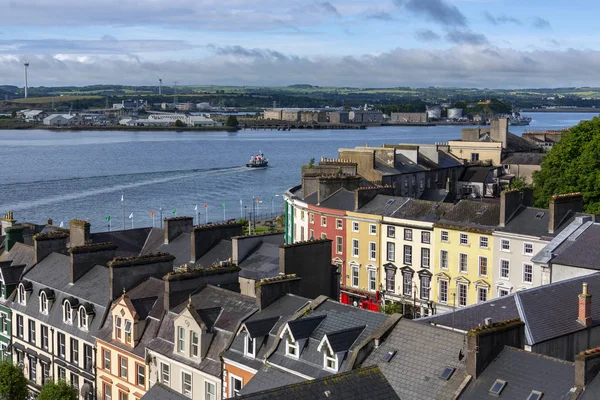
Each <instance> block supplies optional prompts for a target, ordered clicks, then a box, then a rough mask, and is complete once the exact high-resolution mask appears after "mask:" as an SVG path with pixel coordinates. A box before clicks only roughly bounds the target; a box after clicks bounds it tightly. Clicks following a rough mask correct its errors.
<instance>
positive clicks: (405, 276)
mask: <svg viewBox="0 0 600 400" xmlns="http://www.w3.org/2000/svg"><path fill="white" fill-rule="evenodd" d="M412 278H413V277H412V274H411V273H410V272H403V273H402V295H403V296H409V297H410V296H412V291H413V281H412Z"/></svg>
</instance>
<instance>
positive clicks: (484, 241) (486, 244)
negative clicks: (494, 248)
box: [479, 236, 490, 249]
mask: <svg viewBox="0 0 600 400" xmlns="http://www.w3.org/2000/svg"><path fill="white" fill-rule="evenodd" d="M479 248H480V249H489V248H490V239H489V238H488V237H487V236H479Z"/></svg>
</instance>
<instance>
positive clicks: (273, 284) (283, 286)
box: [255, 274, 302, 310]
mask: <svg viewBox="0 0 600 400" xmlns="http://www.w3.org/2000/svg"><path fill="white" fill-rule="evenodd" d="M301 281H302V278H299V277H297V276H296V274H290V275H279V276H276V277H273V278H264V279H261V280H260V281H258V282H256V291H255V295H256V306H257V307H258V308H259V309H260V310H264V309H265V308H266V307H268V306H269V305H271V304H273V303H274V302H275V301H277V300H278V299H280V298H281V297H283V296H285V295H286V294H288V293H291V294H296V295H297V294H300V293H301V292H300V284H301Z"/></svg>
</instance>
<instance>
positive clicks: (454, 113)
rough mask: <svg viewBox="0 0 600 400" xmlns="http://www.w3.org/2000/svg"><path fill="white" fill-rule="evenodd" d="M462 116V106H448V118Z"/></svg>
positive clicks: (459, 117)
mask: <svg viewBox="0 0 600 400" xmlns="http://www.w3.org/2000/svg"><path fill="white" fill-rule="evenodd" d="M462 116H463V110H462V108H449V109H448V119H461V118H462Z"/></svg>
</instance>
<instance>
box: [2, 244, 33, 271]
mask: <svg viewBox="0 0 600 400" xmlns="http://www.w3.org/2000/svg"><path fill="white" fill-rule="evenodd" d="M33 257H34V251H33V246H28V245H26V244H23V243H18V242H17V243H15V245H14V246H13V247H12V249H10V251H6V252H4V253H2V255H0V261H12V262H13V265H26V266H27V268H30V267H31V266H33V264H34V259H33Z"/></svg>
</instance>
